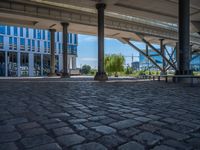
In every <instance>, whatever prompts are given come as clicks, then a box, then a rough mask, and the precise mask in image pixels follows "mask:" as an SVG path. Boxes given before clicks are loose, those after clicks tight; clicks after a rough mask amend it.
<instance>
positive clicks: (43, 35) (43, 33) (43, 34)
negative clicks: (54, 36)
mask: <svg viewBox="0 0 200 150" xmlns="http://www.w3.org/2000/svg"><path fill="white" fill-rule="evenodd" d="M42 37H43V38H42V39H43V40H45V30H43V31H42Z"/></svg>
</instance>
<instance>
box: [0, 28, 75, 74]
mask: <svg viewBox="0 0 200 150" xmlns="http://www.w3.org/2000/svg"><path fill="white" fill-rule="evenodd" d="M68 36H69V38H68V46H69V47H68V61H69V62H68V65H69V68H70V69H72V70H73V69H76V57H77V44H78V37H77V34H72V33H69V34H68ZM55 51H56V52H55V55H56V66H55V67H56V71H57V72H59V71H61V70H62V68H63V63H62V58H63V57H62V33H61V32H56V33H55ZM49 71H50V32H49V31H48V30H40V29H31V28H23V27H15V26H4V25H0V76H43V75H47V74H48V73H49Z"/></svg>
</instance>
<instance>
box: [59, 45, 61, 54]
mask: <svg viewBox="0 0 200 150" xmlns="http://www.w3.org/2000/svg"><path fill="white" fill-rule="evenodd" d="M58 50H59V54H61V43H58Z"/></svg>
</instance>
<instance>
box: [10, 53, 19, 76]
mask: <svg viewBox="0 0 200 150" xmlns="http://www.w3.org/2000/svg"><path fill="white" fill-rule="evenodd" d="M8 76H10V77H16V76H17V53H16V52H8Z"/></svg>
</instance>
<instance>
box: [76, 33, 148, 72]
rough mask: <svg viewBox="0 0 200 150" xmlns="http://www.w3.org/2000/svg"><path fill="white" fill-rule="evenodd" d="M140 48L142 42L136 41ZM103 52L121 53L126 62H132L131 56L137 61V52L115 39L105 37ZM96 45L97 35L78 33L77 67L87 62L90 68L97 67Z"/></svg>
mask: <svg viewBox="0 0 200 150" xmlns="http://www.w3.org/2000/svg"><path fill="white" fill-rule="evenodd" d="M136 45H137V46H138V47H140V48H145V45H144V44H142V43H136ZM105 54H122V55H124V56H125V59H126V64H130V63H131V62H132V58H131V56H132V55H133V56H134V61H138V60H139V58H138V56H139V53H138V52H137V51H135V50H133V48H131V47H130V46H129V45H127V44H123V43H121V42H119V41H118V40H116V39H111V38H105ZM97 56H98V45H97V37H96V36H91V35H80V34H79V35H78V57H77V67H80V66H83V65H84V64H88V65H90V66H92V68H97Z"/></svg>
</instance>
